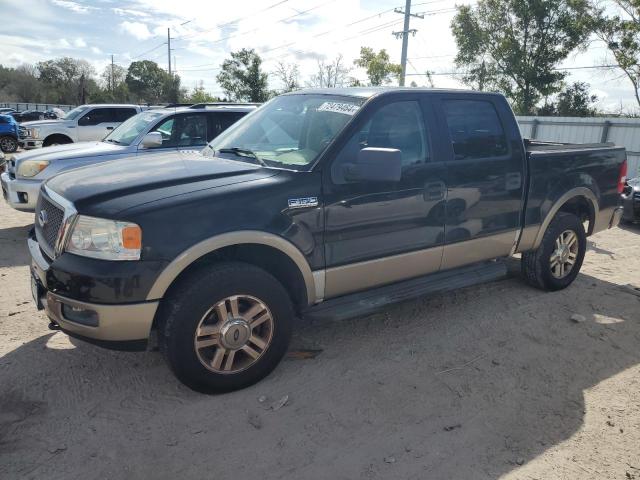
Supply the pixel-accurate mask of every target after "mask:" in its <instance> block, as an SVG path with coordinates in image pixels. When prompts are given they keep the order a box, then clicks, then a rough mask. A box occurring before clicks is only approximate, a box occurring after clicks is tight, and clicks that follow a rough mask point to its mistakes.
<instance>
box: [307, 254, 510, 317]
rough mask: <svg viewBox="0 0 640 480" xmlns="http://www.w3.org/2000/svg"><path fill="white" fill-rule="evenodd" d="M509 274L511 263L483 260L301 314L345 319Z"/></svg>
mask: <svg viewBox="0 0 640 480" xmlns="http://www.w3.org/2000/svg"><path fill="white" fill-rule="evenodd" d="M506 277H507V266H506V264H505V263H504V262H503V261H491V262H483V263H479V264H474V265H470V266H465V267H460V268H456V269H453V270H447V271H445V272H438V273H433V274H430V275H427V276H424V277H418V278H414V279H411V280H405V281H402V282H399V283H394V284H392V285H386V286H383V287H378V288H374V289H372V290H367V291H364V292H359V293H352V294H349V295H345V296H343V297H338V298H333V299H331V300H326V301H324V302H322V303H319V304H317V305H314V306H312V307H309V308H307V309H306V310H303V311H302V315H301V316H302V318H303V319H305V320H345V319H347V318H353V317H358V316H362V315H367V314H369V313H372V312H375V311H376V310H378V309H380V308H381V307H384V306H386V305H391V304H394V303H400V302H404V301H406V300H412V299H414V298H417V297H421V296H423V295H428V294H433V293H438V292H446V291H448V290H456V289H458V288H464V287H470V286H472V285H477V284H479V283H486V282H492V281H496V280H501V279H503V278H506Z"/></svg>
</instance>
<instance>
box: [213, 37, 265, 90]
mask: <svg viewBox="0 0 640 480" xmlns="http://www.w3.org/2000/svg"><path fill="white" fill-rule="evenodd" d="M261 66H262V59H261V58H260V55H258V54H257V53H256V51H255V50H254V49H246V48H243V49H242V50H240V51H237V52H231V58H230V59H227V60H225V61H224V62H222V71H221V72H220V73H219V74H218V75H217V77H216V79H217V80H218V83H219V84H220V86H221V87H222V89H223V90H224V91H225V93H226V94H227V96H228V97H229V98H231V99H232V100H235V101H248V102H264V101H266V100H268V99H269V96H270V93H269V88H268V87H269V85H268V82H269V75H268V74H267V73H265V72H263V71H262V70H261Z"/></svg>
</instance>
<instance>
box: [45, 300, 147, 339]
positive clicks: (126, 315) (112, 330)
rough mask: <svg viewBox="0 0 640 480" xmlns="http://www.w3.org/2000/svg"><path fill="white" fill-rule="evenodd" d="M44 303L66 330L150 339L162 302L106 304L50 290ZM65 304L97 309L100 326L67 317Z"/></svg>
mask: <svg viewBox="0 0 640 480" xmlns="http://www.w3.org/2000/svg"><path fill="white" fill-rule="evenodd" d="M43 303H44V305H45V311H46V313H47V316H48V317H49V318H50V319H51V320H53V321H55V322H56V323H57V324H58V325H60V326H61V327H62V328H63V329H65V330H68V331H70V332H73V333H76V334H78V335H82V336H84V337H88V338H94V339H96V340H107V341H126V340H146V339H147V338H149V333H150V331H151V325H152V324H153V318H154V316H155V314H156V310H157V309H158V303H159V302H157V301H156V302H144V303H132V304H128V305H104V304H95V303H85V302H78V301H77V300H71V299H68V298H65V297H61V296H59V295H55V294H53V293H51V292H48V293H47V298H46V300H44V301H43ZM63 304H65V305H68V306H70V307H72V308H73V307H76V308H82V309H85V310H91V311H94V312H96V314H97V315H98V326H97V327H90V326H87V325H82V324H80V323H76V322H72V321H70V320H68V319H66V318H64V316H63V314H62V305H63Z"/></svg>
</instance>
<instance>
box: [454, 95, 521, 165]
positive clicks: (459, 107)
mask: <svg viewBox="0 0 640 480" xmlns="http://www.w3.org/2000/svg"><path fill="white" fill-rule="evenodd" d="M443 109H444V114H445V117H446V120H447V126H448V127H449V136H450V138H451V143H452V145H453V152H454V155H455V157H454V158H455V160H474V159H483V158H495V157H501V156H503V155H506V154H507V153H509V148H508V143H507V136H506V135H505V133H504V129H503V128H502V123H501V122H500V118H499V117H498V112H496V109H495V107H494V106H493V104H492V103H491V102H487V101H485V100H445V101H444V102H443Z"/></svg>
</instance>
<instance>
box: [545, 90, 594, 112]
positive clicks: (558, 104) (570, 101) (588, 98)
mask: <svg viewBox="0 0 640 480" xmlns="http://www.w3.org/2000/svg"><path fill="white" fill-rule="evenodd" d="M597 101H598V96H597V95H595V94H593V93H591V92H590V91H589V84H588V83H585V82H574V83H572V84H570V85H567V86H566V87H565V88H563V89H562V91H561V92H560V93H559V94H558V97H557V99H556V101H555V102H551V103H545V104H544V105H543V106H542V107H540V108H539V109H538V115H557V116H560V117H591V116H594V115H597V114H598V109H597V108H596V107H595V106H594V104H595V103H596V102H597Z"/></svg>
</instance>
